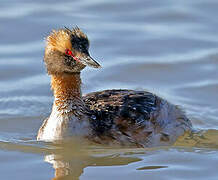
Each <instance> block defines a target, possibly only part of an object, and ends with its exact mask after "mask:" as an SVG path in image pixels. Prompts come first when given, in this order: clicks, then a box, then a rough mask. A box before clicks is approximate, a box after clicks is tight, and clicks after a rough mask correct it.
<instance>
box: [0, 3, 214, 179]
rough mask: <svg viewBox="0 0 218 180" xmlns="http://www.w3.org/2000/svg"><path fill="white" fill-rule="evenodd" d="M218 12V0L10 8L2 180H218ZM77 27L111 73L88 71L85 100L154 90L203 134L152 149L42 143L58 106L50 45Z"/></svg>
mask: <svg viewBox="0 0 218 180" xmlns="http://www.w3.org/2000/svg"><path fill="white" fill-rule="evenodd" d="M217 8H218V1H216V0H207V1H205V0H192V1H188V0H183V1H182V0H177V1H174V0H165V1H155V0H135V1H131V0H120V1H115V0H110V1H100V0H93V1H88V0H81V1H77V0H74V1H70V0H65V1H58V0H38V1H31V0H19V1H18V0H2V1H1V2H0V179H4V180H11V179H16V180H30V179H31V180H39V179H40V180H48V179H53V178H54V179H56V180H57V179H81V180H102V179H104V180H109V179H115V180H116V179H126V180H132V179H137V180H144V179H152V180H181V179H192V180H193V179H198V180H217V179H218V171H217V164H218V131H217V130H218V31H217V28H218V19H217V17H218V11H217ZM75 25H77V26H79V27H80V28H81V29H82V30H83V31H84V32H85V33H86V34H87V35H88V37H89V39H90V41H91V47H90V54H91V55H92V56H93V57H94V58H95V59H96V60H97V61H98V62H99V63H100V64H101V65H102V67H103V68H102V69H100V70H96V69H89V68H87V69H85V70H84V71H83V73H82V80H83V86H82V90H83V93H88V92H92V91H97V90H103V89H112V88H128V89H140V90H142V89H143V90H149V91H152V92H154V93H156V94H158V95H159V96H161V97H163V98H165V99H167V100H169V101H170V102H172V103H174V104H178V105H180V106H181V107H182V108H183V109H184V110H185V111H186V113H187V115H188V117H189V118H190V119H191V121H192V122H193V126H194V127H195V129H196V133H194V134H191V135H190V134H187V135H184V136H183V137H181V138H180V139H179V140H178V141H177V142H176V143H175V145H174V146H170V147H157V148H152V149H151V148H147V149H125V148H119V149H118V148H113V147H95V146H86V145H81V144H80V145H78V146H72V145H66V146H60V147H56V146H54V145H52V144H45V143H39V142H36V141H35V138H36V133H37V130H38V128H39V126H40V125H41V123H42V121H43V119H44V118H46V117H47V116H48V115H49V113H50V111H51V106H52V101H53V97H52V92H51V90H50V78H49V76H48V75H47V74H46V70H45V68H44V64H43V53H44V47H45V42H44V38H45V37H46V36H47V35H48V34H49V32H50V31H51V30H52V29H58V28H61V27H63V26H67V27H74V26H75Z"/></svg>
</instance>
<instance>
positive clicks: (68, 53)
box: [65, 49, 73, 56]
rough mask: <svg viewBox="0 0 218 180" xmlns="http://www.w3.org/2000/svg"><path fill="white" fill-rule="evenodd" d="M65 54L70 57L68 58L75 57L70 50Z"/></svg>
mask: <svg viewBox="0 0 218 180" xmlns="http://www.w3.org/2000/svg"><path fill="white" fill-rule="evenodd" d="M65 54H66V55H68V56H73V53H72V51H71V50H69V49H66V51H65Z"/></svg>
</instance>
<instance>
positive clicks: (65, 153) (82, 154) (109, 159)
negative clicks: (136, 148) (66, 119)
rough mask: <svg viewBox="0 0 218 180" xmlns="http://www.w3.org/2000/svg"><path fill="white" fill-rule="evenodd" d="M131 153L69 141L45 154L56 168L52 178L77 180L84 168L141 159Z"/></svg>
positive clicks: (46, 158)
mask: <svg viewBox="0 0 218 180" xmlns="http://www.w3.org/2000/svg"><path fill="white" fill-rule="evenodd" d="M75 147H76V148H75ZM129 153H130V152H128V153H127V152H126V151H125V152H124V150H120V149H119V150H116V149H113V150H109V149H104V148H97V149H96V148H91V149H90V146H89V148H88V147H87V146H83V145H81V144H75V143H71V144H69V143H67V144H61V145H59V146H58V148H57V149H56V150H55V151H54V152H52V153H51V154H47V155H45V161H46V162H48V163H50V164H52V166H53V168H54V169H55V175H54V176H55V177H54V178H53V179H52V180H68V179H69V180H72V179H73V180H77V179H79V178H80V176H81V175H82V174H83V172H84V168H86V167H89V166H114V165H126V164H129V163H131V162H136V161H140V160H141V159H140V158H138V157H131V156H130V155H129Z"/></svg>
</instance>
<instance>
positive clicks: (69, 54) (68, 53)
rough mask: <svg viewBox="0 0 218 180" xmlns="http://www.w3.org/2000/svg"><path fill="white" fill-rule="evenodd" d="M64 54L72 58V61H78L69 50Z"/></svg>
mask: <svg viewBox="0 0 218 180" xmlns="http://www.w3.org/2000/svg"><path fill="white" fill-rule="evenodd" d="M65 54H66V55H68V56H71V57H73V59H74V60H75V61H79V59H78V58H77V57H75V56H74V55H73V53H72V51H71V50H69V49H66V51H65Z"/></svg>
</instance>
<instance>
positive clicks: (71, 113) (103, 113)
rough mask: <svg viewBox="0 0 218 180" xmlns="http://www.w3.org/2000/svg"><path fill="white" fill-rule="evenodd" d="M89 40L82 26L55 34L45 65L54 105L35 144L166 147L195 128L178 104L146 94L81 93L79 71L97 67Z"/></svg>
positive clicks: (48, 42)
mask: <svg viewBox="0 0 218 180" xmlns="http://www.w3.org/2000/svg"><path fill="white" fill-rule="evenodd" d="M88 48H89V41H88V38H87V36H86V35H85V34H84V33H83V32H82V31H81V30H80V29H79V28H78V27H76V28H74V29H72V30H70V29H68V28H64V29H60V30H58V31H55V30H54V31H52V33H51V34H50V35H49V36H48V37H47V45H46V48H45V56H44V61H45V64H46V67H47V72H48V74H49V75H51V87H52V89H53V91H54V104H53V108H52V112H51V114H50V117H49V118H47V119H46V120H45V121H44V123H43V125H42V126H41V128H40V129H39V132H38V136H37V140H43V141H56V140H64V139H67V138H69V137H72V136H79V137H82V138H85V139H88V140H91V141H93V142H97V143H101V144H111V143H112V144H113V143H115V144H119V145H128V146H137V147H147V146H156V145H168V144H172V143H173V142H175V140H176V139H177V137H178V136H180V135H182V134H184V132H185V131H188V130H191V128H192V124H191V122H190V121H189V119H188V118H187V117H186V116H185V114H184V113H183V111H182V110H180V109H179V108H178V106H175V105H172V104H170V103H169V102H167V101H166V100H164V99H162V98H160V97H158V96H156V95H154V94H152V93H150V92H146V91H134V90H105V91H101V92H93V93H90V94H87V95H84V96H82V95H81V89H80V85H81V80H80V72H81V71H82V69H84V68H85V67H86V66H90V67H94V68H99V67H100V65H99V64H98V63H97V62H96V61H95V60H93V59H92V58H91V57H90V55H89V52H88Z"/></svg>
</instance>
